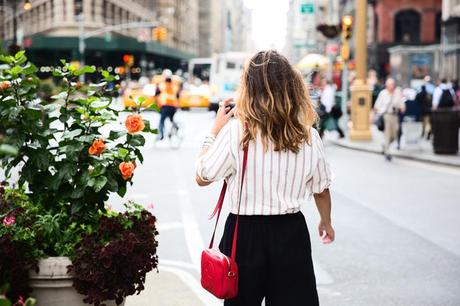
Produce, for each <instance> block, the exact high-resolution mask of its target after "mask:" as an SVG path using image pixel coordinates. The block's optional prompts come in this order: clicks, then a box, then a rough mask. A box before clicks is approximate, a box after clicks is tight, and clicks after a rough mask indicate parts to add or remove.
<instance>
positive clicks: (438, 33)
mask: <svg viewBox="0 0 460 306" xmlns="http://www.w3.org/2000/svg"><path fill="white" fill-rule="evenodd" d="M441 23H442V12H438V13H437V14H436V25H435V35H436V36H435V39H436V42H440V41H441Z"/></svg>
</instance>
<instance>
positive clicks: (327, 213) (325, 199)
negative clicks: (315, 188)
mask: <svg viewBox="0 0 460 306" xmlns="http://www.w3.org/2000/svg"><path fill="white" fill-rule="evenodd" d="M313 197H314V198H315V203H316V207H317V209H318V213H319V215H320V218H321V221H320V223H319V226H318V231H319V235H320V236H323V232H324V231H325V232H326V234H327V236H328V237H329V238H330V240H331V242H332V241H334V238H335V231H334V228H333V227H332V222H331V194H330V192H329V189H325V190H324V191H323V192H321V193H315V194H314V195H313Z"/></svg>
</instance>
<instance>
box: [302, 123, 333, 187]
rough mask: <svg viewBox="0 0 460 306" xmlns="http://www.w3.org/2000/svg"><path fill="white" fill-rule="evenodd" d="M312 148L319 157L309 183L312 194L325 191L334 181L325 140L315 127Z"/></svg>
mask: <svg viewBox="0 0 460 306" xmlns="http://www.w3.org/2000/svg"><path fill="white" fill-rule="evenodd" d="M312 148H313V150H314V151H316V152H312V154H315V155H316V156H317V157H318V158H317V160H316V164H314V165H312V166H313V169H312V171H313V174H312V176H311V179H310V181H309V182H308V183H307V187H308V191H309V193H310V194H314V193H321V192H323V191H324V190H325V189H327V188H329V187H330V185H331V182H332V173H331V169H330V167H329V163H328V162H327V160H326V156H325V153H324V146H323V141H322V140H321V138H320V137H319V135H318V132H317V131H316V130H314V129H312Z"/></svg>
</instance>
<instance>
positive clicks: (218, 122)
mask: <svg viewBox="0 0 460 306" xmlns="http://www.w3.org/2000/svg"><path fill="white" fill-rule="evenodd" d="M232 101H233V99H232V98H229V99H226V100H224V101H223V103H222V104H220V106H219V110H218V111H217V114H216V119H215V120H214V124H213V126H212V129H211V135H213V136H214V137H216V136H217V134H219V132H220V130H221V129H222V128H223V127H224V126H225V125H226V124H227V123H228V121H230V118H232V116H233V114H234V112H235V108H233V109H230V108H228V105H229V104H230V103H231V102H232ZM208 149H209V147H208V146H204V147H203V149H201V152H200V154H199V156H198V157H201V156H203V155H204V154H206V152H207V151H208ZM195 180H196V183H197V184H198V185H199V186H208V185H210V184H211V183H212V182H208V181H205V180H203V179H202V178H201V177H200V176H199V175H196V177H195Z"/></svg>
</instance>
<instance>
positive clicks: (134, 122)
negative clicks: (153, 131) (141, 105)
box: [125, 114, 145, 134]
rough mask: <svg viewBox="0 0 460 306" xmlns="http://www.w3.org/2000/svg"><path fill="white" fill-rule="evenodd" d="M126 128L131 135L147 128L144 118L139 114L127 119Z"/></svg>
mask: <svg viewBox="0 0 460 306" xmlns="http://www.w3.org/2000/svg"><path fill="white" fill-rule="evenodd" d="M125 126H126V128H127V129H128V133H130V134H135V133H137V132H140V131H142V130H143V129H144V128H145V125H144V121H143V120H142V116H141V115H139V114H135V115H129V116H128V118H126V121H125Z"/></svg>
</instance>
